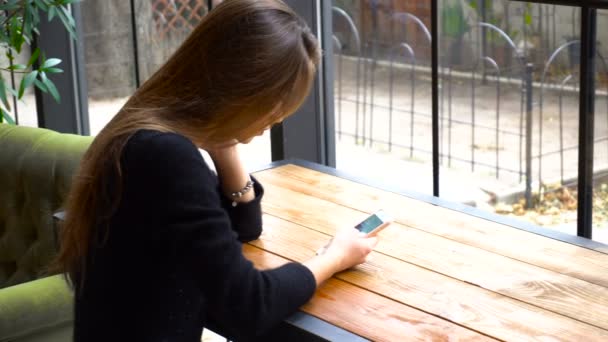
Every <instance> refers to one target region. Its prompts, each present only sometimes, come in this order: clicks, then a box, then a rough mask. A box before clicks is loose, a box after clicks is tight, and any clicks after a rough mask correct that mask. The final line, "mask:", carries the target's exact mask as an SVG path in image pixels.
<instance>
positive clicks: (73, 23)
mask: <svg viewBox="0 0 608 342" xmlns="http://www.w3.org/2000/svg"><path fill="white" fill-rule="evenodd" d="M60 9H61V11H62V12H63V15H64V16H65V18H66V19H67V22H68V23H69V24H70V26H71V27H75V26H76V21H74V18H73V17H72V13H70V11H69V10H68V7H67V6H61V7H60Z"/></svg>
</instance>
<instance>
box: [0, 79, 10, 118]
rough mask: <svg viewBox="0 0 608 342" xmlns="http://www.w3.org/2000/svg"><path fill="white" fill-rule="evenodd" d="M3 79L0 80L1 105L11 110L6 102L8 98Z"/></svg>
mask: <svg viewBox="0 0 608 342" xmlns="http://www.w3.org/2000/svg"><path fill="white" fill-rule="evenodd" d="M4 82H5V81H4V78H0V99H1V100H2V104H4V107H6V108H8V109H9V110H10V109H11V104H10V103H9V102H8V98H7V97H6V83H4Z"/></svg>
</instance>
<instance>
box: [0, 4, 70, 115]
mask: <svg viewBox="0 0 608 342" xmlns="http://www.w3.org/2000/svg"><path fill="white" fill-rule="evenodd" d="M78 1H80V0H0V49H1V50H2V52H3V53H4V55H5V56H6V61H5V63H4V65H2V63H1V62H0V123H2V122H7V123H9V124H14V123H15V120H14V119H13V116H12V115H11V112H12V108H11V104H10V101H9V96H14V97H16V98H17V99H19V100H20V99H21V98H22V97H23V95H24V93H25V90H26V89H27V88H29V87H32V86H35V87H36V88H38V89H40V90H41V91H42V92H44V93H48V94H50V95H51V96H52V97H53V98H54V99H55V100H56V101H58V102H59V101H60V96H59V92H58V91H57V88H56V87H55V84H54V83H53V81H52V80H51V74H56V73H60V72H62V70H61V69H60V68H58V65H59V64H60V63H61V60H59V59H57V58H50V57H47V56H45V54H44V52H43V51H40V49H38V48H35V49H34V50H33V51H32V52H31V55H30V56H29V57H30V58H29V59H28V60H27V62H26V64H20V63H18V61H17V58H16V57H17V56H19V55H21V54H22V52H24V49H23V47H24V45H27V46H30V47H31V46H32V43H33V42H34V40H35V38H36V36H37V35H38V34H39V32H38V24H39V23H40V20H43V18H42V16H41V14H46V15H47V17H48V20H49V21H51V20H53V19H55V20H60V21H61V22H62V23H63V26H64V27H65V29H66V30H67V31H68V32H69V33H70V35H71V36H72V38H75V37H76V34H75V22H74V19H73V17H72V15H71V13H70V11H69V8H68V6H69V5H70V4H71V3H74V2H78ZM11 73H17V74H23V78H22V80H21V82H20V84H19V85H18V87H16V88H13V87H12V86H11V83H10V75H11Z"/></svg>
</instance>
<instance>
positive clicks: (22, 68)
mask: <svg viewBox="0 0 608 342" xmlns="http://www.w3.org/2000/svg"><path fill="white" fill-rule="evenodd" d="M24 69H27V65H23V64H13V65H11V66H9V67H8V70H24Z"/></svg>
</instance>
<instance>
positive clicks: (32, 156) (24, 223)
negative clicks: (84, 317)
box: [0, 124, 92, 342]
mask: <svg viewBox="0 0 608 342" xmlns="http://www.w3.org/2000/svg"><path fill="white" fill-rule="evenodd" d="M91 141H92V138H91V137H82V136H77V135H71V134H60V133H56V132H53V131H49V130H46V129H39V128H30V127H19V126H8V125H5V124H0V342H4V341H28V342H29V341H45V342H46V341H50V342H52V341H70V340H71V330H72V320H73V317H72V315H73V314H72V310H73V296H72V292H71V290H70V289H69V287H68V285H67V283H66V282H65V280H64V278H63V277H62V276H61V275H53V276H49V275H48V274H47V273H46V272H45V268H46V266H47V265H48V262H49V261H50V260H51V259H52V258H53V256H54V255H55V254H56V252H57V241H56V232H55V227H54V224H53V213H54V212H56V211H58V210H59V209H60V207H61V205H62V203H63V201H64V199H65V197H66V195H67V192H68V189H69V186H70V183H71V178H72V175H73V174H74V172H75V170H76V168H77V166H78V163H79V161H80V158H81V157H82V155H83V153H84V151H85V150H86V148H87V147H88V146H89V144H90V143H91Z"/></svg>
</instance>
